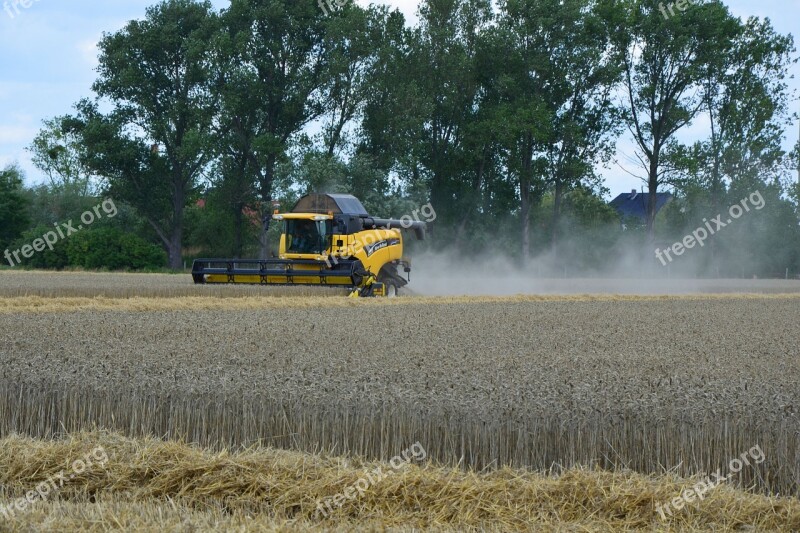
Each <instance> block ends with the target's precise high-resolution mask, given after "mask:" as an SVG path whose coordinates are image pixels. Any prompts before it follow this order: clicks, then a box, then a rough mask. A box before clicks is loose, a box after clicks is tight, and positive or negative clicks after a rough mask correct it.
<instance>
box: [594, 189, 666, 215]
mask: <svg viewBox="0 0 800 533" xmlns="http://www.w3.org/2000/svg"><path fill="white" fill-rule="evenodd" d="M649 199H650V193H649V192H637V191H631V192H626V193H624V194H620V195H619V196H617V197H616V198H614V199H613V200H611V203H610V204H609V205H611V207H613V208H614V209H616V210H617V212H618V213H619V214H620V215H621V216H622V217H634V218H641V219H645V218H647V202H648V201H649ZM670 200H672V193H668V192H659V193H656V213H658V212H659V211H661V208H663V207H664V206H665V205H667V203H669V201H670Z"/></svg>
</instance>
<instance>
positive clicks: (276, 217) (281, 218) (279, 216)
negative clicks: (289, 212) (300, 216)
mask: <svg viewBox="0 0 800 533" xmlns="http://www.w3.org/2000/svg"><path fill="white" fill-rule="evenodd" d="M272 218H273V219H275V220H283V215H275V216H273V217H272Z"/></svg>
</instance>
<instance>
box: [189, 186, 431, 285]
mask: <svg viewBox="0 0 800 533" xmlns="http://www.w3.org/2000/svg"><path fill="white" fill-rule="evenodd" d="M273 220H276V221H278V222H280V223H282V224H283V228H282V231H281V240H280V247H279V254H278V258H275V259H264V260H259V259H197V260H195V261H194V264H193V266H192V277H193V279H194V282H195V283H244V284H254V285H320V286H328V287H342V288H347V289H350V296H353V297H358V296H361V297H366V296H390V297H391V296H396V295H397V294H398V291H399V290H400V289H401V288H403V287H405V286H406V285H407V284H408V282H409V281H410V272H411V263H410V261H409V260H408V259H407V258H406V257H404V255H403V230H412V231H413V232H414V234H415V235H416V237H417V238H418V239H419V240H422V239H424V238H425V230H426V224H425V223H424V222H412V221H405V220H394V219H382V218H375V217H373V216H371V215H369V214H368V213H367V211H366V210H365V209H364V206H363V205H362V204H361V202H360V201H359V200H358V199H357V198H356V197H354V196H351V195H349V194H309V195H306V196H304V197H302V198H301V199H300V200H299V201H298V202H297V204H296V205H295V206H294V208H293V209H292V211H291V212H289V213H276V214H275V215H273ZM401 268H402V272H403V273H404V274H406V275H407V278H404V277H403V276H402V274H401V272H400V270H399V269H401Z"/></svg>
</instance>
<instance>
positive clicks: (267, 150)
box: [213, 0, 339, 258]
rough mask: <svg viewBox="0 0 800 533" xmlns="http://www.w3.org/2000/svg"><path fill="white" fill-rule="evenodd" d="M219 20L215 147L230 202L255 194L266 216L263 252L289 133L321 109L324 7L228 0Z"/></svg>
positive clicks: (276, 0)
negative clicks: (279, 168) (217, 150)
mask: <svg viewBox="0 0 800 533" xmlns="http://www.w3.org/2000/svg"><path fill="white" fill-rule="evenodd" d="M337 13H338V12H337ZM334 16H339V15H338V14H337V15H334ZM221 19H222V30H221V32H220V34H219V36H218V37H217V39H215V57H216V60H215V62H214V70H215V83H214V85H213V92H214V95H215V99H218V100H219V102H220V103H221V112H220V115H219V119H218V137H217V139H218V141H217V142H218V149H219V152H220V154H221V156H222V158H223V160H224V167H223V169H224V179H225V180H226V181H228V182H229V189H230V190H231V191H232V198H233V200H232V201H233V206H232V207H233V209H234V210H236V211H239V212H240V211H241V210H242V207H243V206H245V205H247V204H248V203H249V202H250V201H252V200H251V199H252V198H253V196H255V197H256V198H257V201H258V203H259V204H260V205H258V206H253V207H258V208H259V209H258V210H259V211H260V213H261V216H262V218H263V221H264V228H263V230H262V232H261V235H260V237H259V240H260V243H261V251H260V255H261V257H262V258H266V257H267V250H268V243H267V230H268V227H269V221H270V219H271V213H272V206H271V203H272V199H273V193H274V190H273V188H274V185H275V178H276V170H277V168H278V165H279V164H280V163H281V162H284V161H285V160H286V153H287V150H288V148H289V143H290V139H291V138H292V137H293V136H295V135H296V134H298V133H299V132H301V131H302V130H303V128H304V127H305V126H307V125H308V124H309V123H311V122H312V121H314V120H316V119H317V118H319V117H320V116H321V115H322V114H323V112H324V107H323V101H324V99H325V94H326V92H325V91H326V86H327V83H328V79H329V78H328V75H329V71H328V59H327V52H328V47H327V46H326V45H327V43H328V41H327V38H326V25H325V14H324V13H323V11H322V10H321V9H319V7H318V6H317V5H316V4H315V3H313V2H292V1H286V0H233V1H232V2H231V5H230V7H229V8H228V9H226V10H224V11H223V13H222V16H221ZM253 183H254V184H255V186H254V187H253V185H251V184H253ZM253 189H255V190H254V191H253ZM252 192H254V193H255V194H254V195H253V194H251V193H252ZM241 228H242V226H241V225H239V224H237V229H236V231H237V232H239V233H241V231H242V229H241ZM238 238H240V237H237V239H238Z"/></svg>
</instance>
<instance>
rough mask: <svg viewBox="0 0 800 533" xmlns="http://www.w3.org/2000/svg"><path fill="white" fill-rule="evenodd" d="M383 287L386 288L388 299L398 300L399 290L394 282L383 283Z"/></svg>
mask: <svg viewBox="0 0 800 533" xmlns="http://www.w3.org/2000/svg"><path fill="white" fill-rule="evenodd" d="M383 286H384V287H385V289H384V290H385V291H386V297H387V298H396V297H397V296H399V292H400V291H399V289H398V288H397V285H396V284H395V282H394V281H392V280H388V281H384V282H383Z"/></svg>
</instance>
